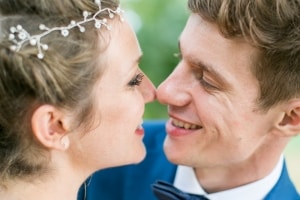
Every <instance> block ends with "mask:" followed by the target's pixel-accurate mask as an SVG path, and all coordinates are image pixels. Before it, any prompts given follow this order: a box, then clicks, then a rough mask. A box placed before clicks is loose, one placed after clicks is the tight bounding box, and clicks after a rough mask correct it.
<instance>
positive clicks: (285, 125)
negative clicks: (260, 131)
mask: <svg viewBox="0 0 300 200" xmlns="http://www.w3.org/2000/svg"><path fill="white" fill-rule="evenodd" d="M277 128H278V130H279V132H280V133H281V135H282V136H287V137H289V136H296V135H298V134H299V133H300V99H294V100H291V101H289V102H288V103H287V105H286V107H285V109H284V113H283V115H282V117H281V120H280V121H279V123H278V125H277Z"/></svg>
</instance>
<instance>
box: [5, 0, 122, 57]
mask: <svg viewBox="0 0 300 200" xmlns="http://www.w3.org/2000/svg"><path fill="white" fill-rule="evenodd" d="M95 3H96V4H97V5H98V6H99V10H98V11H97V12H96V13H95V14H93V15H92V14H91V13H90V12H87V11H83V20H82V21H78V22H76V21H74V20H72V21H71V23H70V24H69V25H67V26H62V27H53V28H48V27H46V26H45V25H44V24H40V25H39V29H40V30H41V31H44V32H42V33H40V34H36V35H30V34H29V33H28V32H27V31H26V30H25V29H24V28H23V27H22V26H21V25H17V26H12V27H11V28H10V34H9V36H8V39H9V40H10V41H12V42H13V43H14V45H12V46H10V49H11V50H12V51H15V52H18V51H19V50H20V49H21V48H22V47H24V46H25V45H26V44H27V43H29V44H30V45H31V46H36V48H37V50H38V54H37V57H38V58H39V59H43V58H44V51H47V50H48V45H47V44H43V43H41V39H42V38H43V37H45V36H47V35H49V34H50V33H52V32H54V31H60V33H61V35H62V36H64V37H67V36H68V35H69V30H71V29H73V28H75V27H78V28H79V31H80V32H85V27H83V26H82V25H83V24H85V23H87V22H91V21H94V23H95V24H94V26H95V28H97V29H100V28H101V26H105V27H106V28H107V29H108V30H110V26H109V25H108V24H107V19H105V18H104V19H97V18H96V17H97V16H98V15H99V14H101V13H103V12H108V14H109V18H110V19H112V18H114V16H115V15H119V16H121V14H122V12H123V10H121V8H119V7H118V8H117V9H115V10H112V9H110V8H104V9H101V0H95ZM121 20H123V18H122V17H121Z"/></svg>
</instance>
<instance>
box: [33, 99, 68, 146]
mask: <svg viewBox="0 0 300 200" xmlns="http://www.w3.org/2000/svg"><path fill="white" fill-rule="evenodd" d="M31 127H32V131H33V134H34V136H35V137H36V138H37V140H38V141H39V142H40V143H41V144H42V145H44V146H45V147H47V148H49V149H57V150H65V149H67V148H68V147H69V144H70V140H69V137H68V134H67V133H68V128H67V127H68V126H67V119H66V118H64V113H63V112H62V111H61V110H59V109H57V108H56V107H54V106H52V105H41V106H39V107H38V108H37V109H36V110H35V111H34V113H33V115H32V118H31Z"/></svg>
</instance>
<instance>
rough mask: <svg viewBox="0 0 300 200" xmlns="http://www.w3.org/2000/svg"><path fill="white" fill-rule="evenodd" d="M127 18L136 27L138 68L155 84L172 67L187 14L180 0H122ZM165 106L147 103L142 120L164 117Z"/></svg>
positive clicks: (175, 62) (165, 75)
mask: <svg viewBox="0 0 300 200" xmlns="http://www.w3.org/2000/svg"><path fill="white" fill-rule="evenodd" d="M121 4H122V7H123V8H124V10H125V13H127V12H129V13H127V14H128V19H129V21H130V22H131V24H132V25H133V27H135V29H136V33H137V37H138V40H139V42H140V45H141V48H142V51H143V59H142V60H141V63H140V67H141V69H142V70H143V71H144V72H145V74H146V75H147V76H148V77H149V78H150V79H151V80H152V81H153V83H154V85H155V86H158V85H159V84H160V83H161V82H162V81H163V80H164V79H165V78H166V77H167V76H168V75H169V74H170V73H171V72H172V70H173V69H174V67H175V66H176V64H177V62H178V58H175V57H174V53H177V52H178V37H179V35H180V33H181V31H182V29H183V28H184V25H185V22H186V20H187V17H188V10H187V5H186V1H183V0H149V1H145V0H123V1H121ZM167 116H168V115H167V108H166V106H163V105H160V104H159V103H158V102H157V101H155V102H153V103H149V104H147V105H146V111H145V115H144V118H145V119H154V118H155V119H157V118H167Z"/></svg>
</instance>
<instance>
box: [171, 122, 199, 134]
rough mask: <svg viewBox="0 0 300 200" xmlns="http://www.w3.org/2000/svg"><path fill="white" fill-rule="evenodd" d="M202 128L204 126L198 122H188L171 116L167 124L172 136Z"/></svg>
mask: <svg viewBox="0 0 300 200" xmlns="http://www.w3.org/2000/svg"><path fill="white" fill-rule="evenodd" d="M201 128H202V127H201V126H199V125H197V124H192V123H188V122H185V121H182V120H179V119H175V118H170V120H169V121H168V122H167V124H166V130H167V133H168V134H169V135H170V136H184V135H187V134H191V133H193V132H195V131H196V130H199V129H201Z"/></svg>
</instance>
